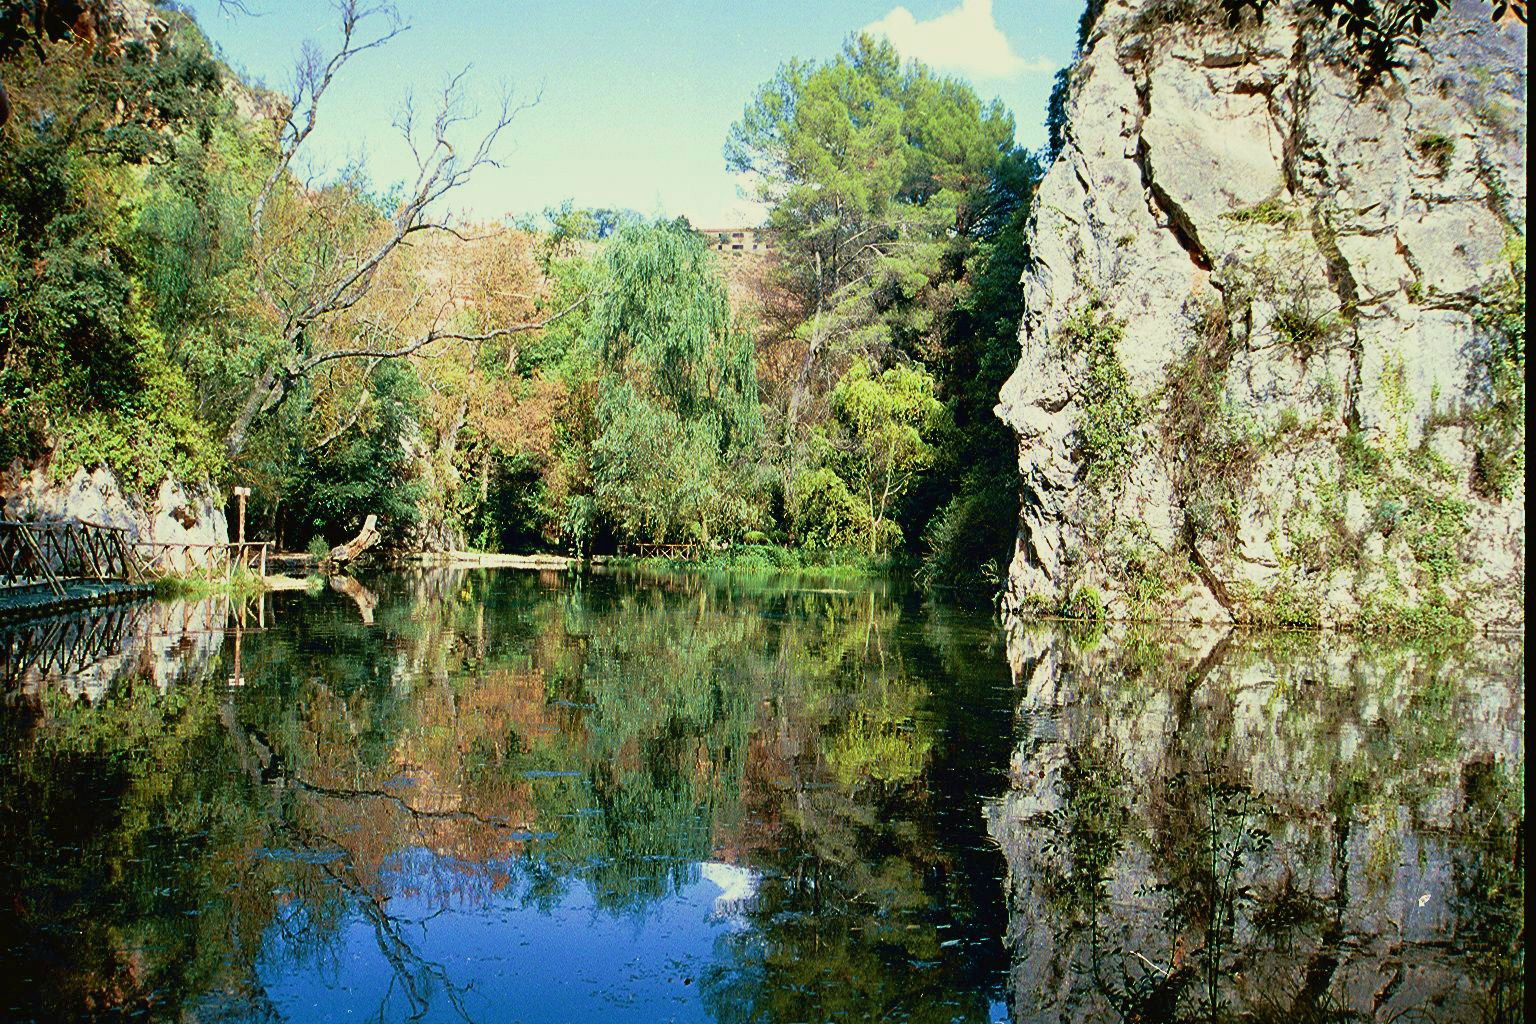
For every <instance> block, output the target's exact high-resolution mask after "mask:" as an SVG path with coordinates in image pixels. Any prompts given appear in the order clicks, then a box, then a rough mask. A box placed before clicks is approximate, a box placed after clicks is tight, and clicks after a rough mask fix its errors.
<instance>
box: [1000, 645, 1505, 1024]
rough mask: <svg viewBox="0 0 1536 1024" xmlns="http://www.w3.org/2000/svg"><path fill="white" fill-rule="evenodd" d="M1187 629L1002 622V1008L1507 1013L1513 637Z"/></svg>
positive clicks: (1059, 1014)
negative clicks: (1005, 625)
mask: <svg viewBox="0 0 1536 1024" xmlns="http://www.w3.org/2000/svg"><path fill="white" fill-rule="evenodd" d="M1182 643H1183V645H1182V646H1176V647H1173V648H1170V647H1168V646H1164V645H1163V644H1161V643H1154V642H1152V641H1150V640H1149V639H1147V638H1138V637H1135V636H1134V635H1133V636H1129V637H1124V638H1120V639H1118V640H1115V641H1105V640H1103V639H1102V638H1100V639H1098V640H1096V641H1094V642H1092V643H1082V644H1079V643H1075V642H1073V641H1072V640H1071V639H1069V638H1067V637H1066V636H1063V635H1060V634H1051V633H1048V632H1045V631H1041V632H1036V633H1026V632H1019V633H1016V634H1015V636H1014V638H1013V643H1012V649H1011V654H1012V658H1011V660H1012V661H1013V664H1014V669H1015V673H1016V679H1017V683H1018V686H1019V687H1020V691H1021V695H1022V700H1021V705H1020V712H1019V714H1020V720H1021V728H1022V732H1023V735H1024V736H1025V737H1026V738H1025V740H1024V741H1023V743H1022V744H1021V746H1020V747H1019V749H1018V751H1017V753H1016V755H1015V759H1014V764H1013V769H1012V776H1013V787H1012V790H1011V792H1010V793H1009V794H1008V795H1007V796H1006V797H1004V799H1003V800H1002V801H1001V802H1000V803H999V804H998V805H997V806H996V807H994V808H993V811H992V820H991V829H992V833H993V836H994V838H996V839H997V841H998V842H999V843H1000V844H1001V845H1002V847H1003V849H1004V852H1005V854H1006V855H1007V858H1008V861H1009V876H1010V877H1009V903H1010V906H1009V910H1010V920H1011V925H1010V933H1009V941H1010V943H1011V944H1012V946H1013V963H1014V968H1013V997H1012V998H1013V1010H1014V1014H1015V1016H1014V1018H1013V1019H1014V1020H1017V1021H1034V1020H1039V1021H1047V1020H1049V1021H1058V1020H1082V1021H1096V1020H1110V1019H1127V1020H1138V1019H1139V1020H1164V1021H1173V1020H1185V1019H1191V1020H1193V1019H1200V1020H1215V1019H1220V1020H1226V1019H1233V1020H1237V1019H1245V1020H1275V1021H1279V1020H1323V1019H1330V1020H1333V1019H1350V1020H1357V1019H1359V1020H1393V1019H1401V1018H1402V1017H1403V1014H1404V1013H1405V1011H1410V1010H1411V1011H1413V1013H1416V1014H1418V1015H1419V1016H1417V1017H1414V1018H1413V1019H1423V1020H1434V1021H1442V1020H1443V1021H1462V1020H1514V1019H1516V1016H1515V1015H1516V1014H1517V1013H1518V1012H1519V1010H1518V1008H1519V1007H1520V1006H1521V1005H1522V1002H1521V996H1522V989H1521V985H1522V981H1521V977H1522V975H1521V964H1522V962H1523V960H1522V953H1523V909H1522V908H1523V902H1522V899H1523V897H1522V892H1521V887H1522V884H1523V883H1522V872H1523V864H1522V862H1521V847H1520V845H1519V840H1518V836H1519V834H1520V831H1521V829H1522V827H1523V809H1522V802H1521V798H1520V788H1519V780H1520V779H1522V778H1523V776H1524V750H1523V732H1522V729H1523V724H1524V722H1523V693H1522V681H1521V664H1522V655H1523V650H1522V648H1521V646H1520V645H1519V644H1518V643H1510V644H1507V645H1494V646H1485V647H1482V648H1480V649H1479V652H1478V653H1472V652H1458V653H1454V654H1431V653H1427V652H1424V651H1421V650H1416V649H1411V648H1408V649H1404V648H1397V649H1391V648H1371V647H1368V646H1365V645H1362V644H1359V643H1356V642H1354V641H1349V640H1340V639H1338V638H1329V639H1326V640H1324V639H1322V638H1318V637H1314V636H1310V635H1309V636H1304V637H1301V638H1298V637H1297V636H1296V635H1294V634H1293V635H1282V636H1275V635H1270V636H1252V635H1247V636H1245V635H1223V634H1221V633H1212V634H1211V635H1209V636H1198V635H1197V636H1195V637H1192V638H1186V639H1185V640H1184V641H1183V642H1182Z"/></svg>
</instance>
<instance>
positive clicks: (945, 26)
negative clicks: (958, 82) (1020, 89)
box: [864, 0, 1056, 79]
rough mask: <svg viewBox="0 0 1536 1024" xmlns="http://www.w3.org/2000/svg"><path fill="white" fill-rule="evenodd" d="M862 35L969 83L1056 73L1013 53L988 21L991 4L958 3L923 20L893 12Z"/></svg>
mask: <svg viewBox="0 0 1536 1024" xmlns="http://www.w3.org/2000/svg"><path fill="white" fill-rule="evenodd" d="M864 31H865V32H868V33H869V34H870V35H872V36H884V37H885V38H887V39H889V40H890V41H891V45H892V46H894V47H896V49H897V50H899V51H900V52H901V55H902V56H904V57H912V58H916V59H917V60H920V61H922V62H923V63H925V64H930V65H932V66H933V67H936V68H940V69H942V70H945V71H954V72H958V73H959V74H962V75H966V76H968V77H971V78H990V79H1011V78H1019V77H1021V76H1023V75H1028V74H1051V73H1052V72H1054V71H1055V70H1056V64H1055V63H1053V62H1051V61H1048V60H1025V59H1024V58H1023V57H1020V56H1019V55H1018V54H1017V53H1015V52H1013V47H1012V46H1011V45H1010V44H1009V42H1008V37H1007V36H1005V35H1003V30H1002V29H1000V28H998V27H997V19H996V18H994V17H993V16H992V0H960V6H959V7H956V8H955V9H954V10H952V11H945V12H944V13H943V14H940V15H937V16H935V17H933V18H930V19H929V20H927V21H918V20H917V19H916V18H915V17H913V16H912V12H911V11H909V10H907V9H906V8H905V7H896V8H893V9H892V10H891V12H890V13H889V14H887V15H886V16H885V17H883V18H881V19H880V20H879V21H872V22H870V23H869V24H868V25H865V26H864Z"/></svg>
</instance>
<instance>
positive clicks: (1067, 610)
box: [1057, 584, 1104, 622]
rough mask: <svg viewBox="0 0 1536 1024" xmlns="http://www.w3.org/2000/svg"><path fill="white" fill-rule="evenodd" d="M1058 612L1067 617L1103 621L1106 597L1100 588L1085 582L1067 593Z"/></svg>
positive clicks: (1087, 620)
mask: <svg viewBox="0 0 1536 1024" xmlns="http://www.w3.org/2000/svg"><path fill="white" fill-rule="evenodd" d="M1057 612H1058V614H1060V615H1061V617H1062V618H1065V619H1082V620H1083V621H1085V622H1101V621H1103V619H1104V598H1103V597H1102V596H1101V595H1100V594H1099V592H1098V590H1096V589H1095V588H1093V587H1090V586H1087V585H1086V584H1084V585H1081V586H1078V587H1077V588H1076V589H1074V590H1073V591H1072V592H1071V593H1070V594H1068V595H1067V598H1066V600H1065V601H1063V602H1062V603H1061V607H1060V608H1058V609H1057Z"/></svg>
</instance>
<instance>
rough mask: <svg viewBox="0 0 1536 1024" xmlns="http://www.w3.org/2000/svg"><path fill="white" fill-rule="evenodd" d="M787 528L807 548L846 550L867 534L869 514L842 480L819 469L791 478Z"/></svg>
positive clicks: (805, 471)
mask: <svg viewBox="0 0 1536 1024" xmlns="http://www.w3.org/2000/svg"><path fill="white" fill-rule="evenodd" d="M791 493H792V494H793V495H794V497H793V499H792V500H791V502H790V508H789V520H790V529H791V531H792V532H793V533H794V535H795V539H796V540H797V541H798V542H799V544H800V545H801V546H803V547H807V548H848V547H853V546H855V545H857V544H858V543H859V540H860V538H861V537H863V536H865V535H866V534H867V532H868V524H869V512H868V510H867V509H866V508H865V507H864V506H863V505H861V504H860V503H859V500H858V499H857V498H855V497H854V496H853V492H852V491H850V490H849V489H848V485H847V484H846V483H845V482H844V481H843V478H842V477H840V476H838V475H837V474H836V473H834V472H833V471H832V470H831V469H828V468H827V467H825V466H823V467H820V468H818V469H812V470H804V471H802V472H800V473H798V474H797V475H796V476H795V480H794V486H793V488H792V490H791Z"/></svg>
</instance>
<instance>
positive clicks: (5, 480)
mask: <svg viewBox="0 0 1536 1024" xmlns="http://www.w3.org/2000/svg"><path fill="white" fill-rule="evenodd" d="M0 508H3V509H4V512H5V517H6V518H7V519H27V520H36V519H83V520H85V521H86V522H92V523H100V524H102V525H103V526H117V527H122V528H123V529H126V530H127V531H128V533H129V536H130V538H131V539H132V540H135V541H158V542H161V543H167V544H227V543H228V542H229V523H228V520H227V518H226V517H225V514H224V505H223V502H222V500H221V499H220V497H219V495H218V493H217V492H216V491H214V490H213V489H212V488H209V487H203V488H196V487H187V486H184V485H183V484H181V483H179V482H178V481H176V480H173V479H171V478H170V477H167V478H166V479H164V480H162V481H161V482H160V486H159V488H157V489H156V491H155V493H154V495H152V496H151V495H143V496H140V495H131V494H124V493H123V490H122V488H121V487H120V486H119V485H118V482H117V478H116V477H115V476H113V475H112V472H111V470H109V469H106V468H104V467H98V468H96V469H95V470H93V471H90V472H87V471H86V470H85V469H76V470H75V472H74V475H73V476H71V477H70V478H69V479H68V480H67V481H65V482H63V483H60V482H58V481H56V480H54V479H53V478H52V477H51V476H49V474H48V472H47V471H46V469H44V468H43V467H38V466H31V467H29V466H26V465H23V464H22V463H21V461H20V460H18V461H16V462H14V463H12V464H11V466H10V468H9V469H6V470H4V471H0Z"/></svg>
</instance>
